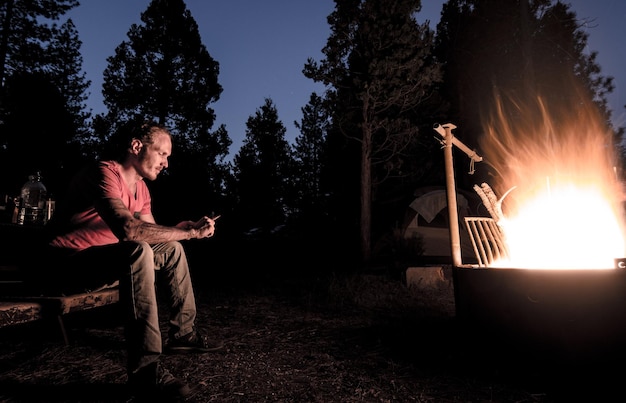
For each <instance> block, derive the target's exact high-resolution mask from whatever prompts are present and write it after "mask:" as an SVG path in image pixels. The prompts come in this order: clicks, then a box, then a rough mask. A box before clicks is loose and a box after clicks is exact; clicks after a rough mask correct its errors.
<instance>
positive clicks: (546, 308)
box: [453, 267, 626, 359]
mask: <svg viewBox="0 0 626 403" xmlns="http://www.w3.org/2000/svg"><path fill="white" fill-rule="evenodd" d="M453 281H454V292H455V303H456V314H457V318H458V319H459V320H460V322H461V323H462V324H463V326H464V327H465V329H466V330H468V331H470V332H473V333H475V334H480V335H481V336H479V337H487V338H488V339H487V340H491V341H492V342H493V343H494V344H498V343H500V342H503V343H505V344H507V345H517V346H525V347H527V348H530V349H535V350H536V351H537V352H548V353H549V354H552V355H553V356H560V357H567V358H580V359H601V358H603V357H609V356H610V357H613V358H615V357H616V355H619V356H621V355H623V354H624V347H625V346H626V309H625V308H626V271H624V270H622V269H606V270H601V269H590V270H581V269H576V270H563V269H556V270H551V269H540V270H537V269H510V268H506V269H505V268H475V267H454V268H453ZM487 343H489V341H488V342H487Z"/></svg>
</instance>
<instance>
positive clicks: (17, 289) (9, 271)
mask: <svg viewBox="0 0 626 403" xmlns="http://www.w3.org/2000/svg"><path fill="white" fill-rule="evenodd" d="M44 237H45V231H44V227H40V226H25V225H16V224H9V223H0V244H1V245H2V253H0V329H1V328H4V327H8V326H15V325H21V324H25V323H29V322H35V321H39V320H50V321H53V322H57V323H58V325H59V326H60V330H61V334H62V336H63V340H64V342H65V343H66V344H67V343H68V337H67V332H66V329H65V326H64V323H63V317H64V316H65V315H68V314H71V313H76V312H81V311H87V310H91V309H94V308H99V307H104V306H108V305H111V304H114V303H117V302H118V301H119V291H118V288H117V285H116V284H114V285H111V286H107V287H103V288H101V289H99V290H95V291H92V292H85V293H79V294H73V295H65V296H42V295H35V294H34V292H33V291H32V290H29V289H28V288H29V287H27V286H26V284H27V282H26V281H24V278H22V277H23V275H24V274H23V272H22V271H21V270H20V261H21V258H22V255H21V253H23V252H22V251H23V250H24V245H35V244H40V243H41V242H42V241H41V240H42V239H44ZM35 253H36V252H35Z"/></svg>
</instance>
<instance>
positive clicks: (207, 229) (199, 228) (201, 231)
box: [176, 216, 219, 239]
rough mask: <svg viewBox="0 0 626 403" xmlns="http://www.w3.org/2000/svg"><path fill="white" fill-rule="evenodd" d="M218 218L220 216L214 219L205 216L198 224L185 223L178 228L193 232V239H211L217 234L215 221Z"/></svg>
mask: <svg viewBox="0 0 626 403" xmlns="http://www.w3.org/2000/svg"><path fill="white" fill-rule="evenodd" d="M218 218H219V216H217V217H213V218H209V217H207V216H204V217H202V218H200V219H199V220H198V221H196V222H193V221H183V222H181V223H179V224H177V225H176V227H178V228H182V229H187V230H191V231H190V232H191V238H198V239H200V238H209V237H212V236H213V234H214V233H215V220H217V219H218Z"/></svg>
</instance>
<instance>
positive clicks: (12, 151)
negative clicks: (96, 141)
mask: <svg viewBox="0 0 626 403" xmlns="http://www.w3.org/2000/svg"><path fill="white" fill-rule="evenodd" d="M77 5H78V2H77V1H75V0H35V1H28V2H26V1H16V0H9V1H5V2H2V4H1V5H0V19H1V24H2V32H1V33H0V120H1V124H0V165H1V166H0V168H1V169H2V170H3V171H5V172H6V171H7V170H8V169H9V167H10V171H11V172H12V175H10V176H5V177H3V178H2V183H1V184H0V186H2V187H3V188H5V189H7V190H10V191H12V192H15V191H16V188H19V186H21V184H22V183H23V182H25V181H26V179H27V176H28V175H29V174H31V173H33V172H34V171H36V170H41V171H42V175H43V180H44V182H45V183H46V185H47V186H48V187H49V188H50V189H49V190H50V191H52V192H56V191H58V190H60V188H61V187H62V186H63V183H64V182H65V180H66V179H67V177H68V176H69V175H71V171H72V165H73V162H74V160H76V158H77V156H78V154H79V152H78V146H77V144H76V143H75V142H74V140H75V138H76V136H77V135H79V134H81V133H84V131H85V130H86V126H87V119H88V116H89V113H88V112H85V111H84V109H85V103H84V101H85V99H86V92H85V91H86V89H87V88H88V86H89V81H87V80H86V79H85V74H84V73H83V72H81V69H82V57H81V56H80V46H81V42H80V40H79V39H78V34H77V31H76V28H75V26H74V25H73V23H72V21H71V20H67V21H65V22H63V23H62V24H61V26H60V27H59V26H58V24H57V21H58V20H60V19H61V17H62V16H63V15H64V14H65V13H66V12H67V11H68V10H70V9H71V8H73V7H76V6H77Z"/></svg>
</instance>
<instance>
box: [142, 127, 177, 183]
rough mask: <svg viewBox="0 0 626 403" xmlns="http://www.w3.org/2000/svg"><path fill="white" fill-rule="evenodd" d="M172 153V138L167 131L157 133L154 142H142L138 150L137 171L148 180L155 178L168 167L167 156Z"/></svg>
mask: <svg viewBox="0 0 626 403" xmlns="http://www.w3.org/2000/svg"><path fill="white" fill-rule="evenodd" d="M171 154H172V140H171V139H170V136H169V135H168V134H167V133H157V134H156V135H155V137H154V143H152V144H143V146H142V148H141V151H140V152H139V155H138V157H139V159H138V166H137V173H139V175H141V177H143V178H145V179H148V180H151V181H153V180H155V179H156V178H157V176H158V175H159V173H161V171H162V170H164V169H165V168H167V167H168V162H167V158H168V157H169V156H170V155H171Z"/></svg>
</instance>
